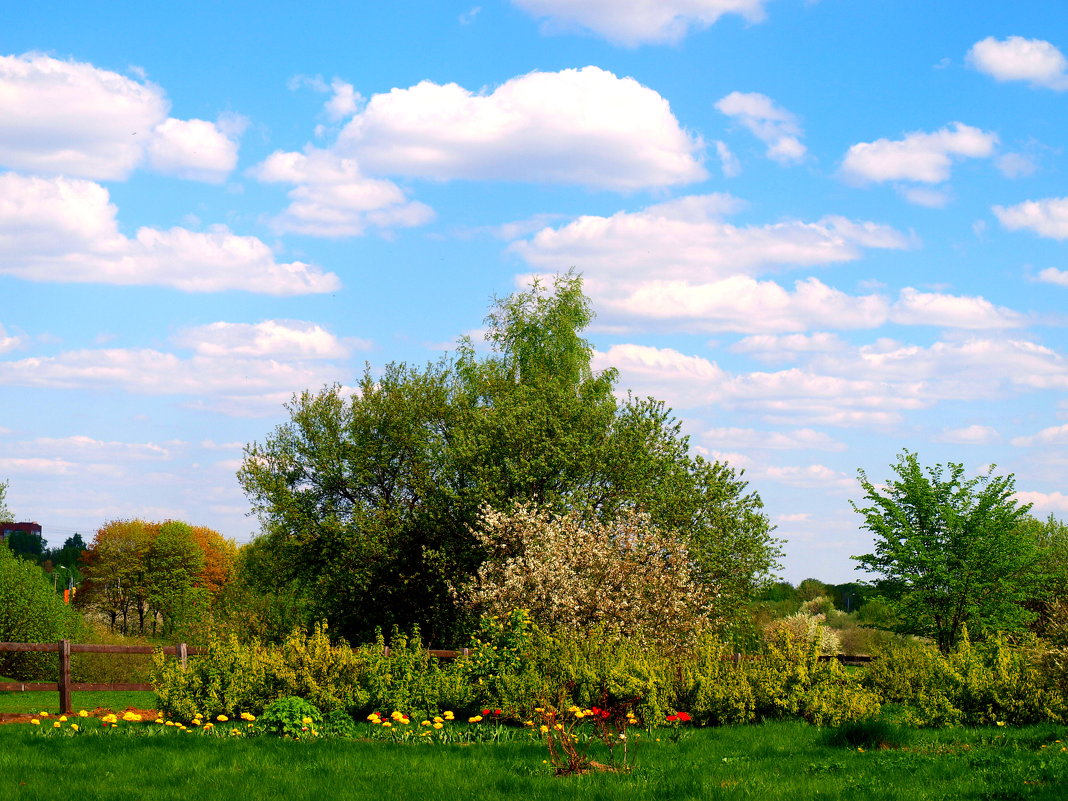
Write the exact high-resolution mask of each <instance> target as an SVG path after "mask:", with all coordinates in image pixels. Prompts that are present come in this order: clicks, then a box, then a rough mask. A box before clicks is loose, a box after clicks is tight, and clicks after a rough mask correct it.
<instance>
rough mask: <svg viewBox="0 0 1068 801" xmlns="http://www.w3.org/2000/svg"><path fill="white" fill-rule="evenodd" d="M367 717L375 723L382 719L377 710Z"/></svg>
mask: <svg viewBox="0 0 1068 801" xmlns="http://www.w3.org/2000/svg"><path fill="white" fill-rule="evenodd" d="M367 719H368V720H369V721H371V722H372V723H374V722H377V721H379V720H381V719H382V718H380V717H379V715H378V713H377V712H372V713H371V714H370V715H368V716H367Z"/></svg>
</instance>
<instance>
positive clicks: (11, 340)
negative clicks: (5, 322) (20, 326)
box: [0, 325, 26, 353]
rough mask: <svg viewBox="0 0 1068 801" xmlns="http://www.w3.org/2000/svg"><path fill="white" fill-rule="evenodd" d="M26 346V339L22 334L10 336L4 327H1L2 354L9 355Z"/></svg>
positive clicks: (0, 350) (0, 342)
mask: <svg viewBox="0 0 1068 801" xmlns="http://www.w3.org/2000/svg"><path fill="white" fill-rule="evenodd" d="M24 344H26V337H25V336H24V335H21V334H9V333H8V332H7V329H6V328H4V326H2V325H0V353H7V352H8V351H9V350H15V349H16V348H20V347H22V346H23V345H24Z"/></svg>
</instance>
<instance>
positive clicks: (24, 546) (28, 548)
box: [5, 530, 45, 564]
mask: <svg viewBox="0 0 1068 801" xmlns="http://www.w3.org/2000/svg"><path fill="white" fill-rule="evenodd" d="M5 542H7V547H8V548H9V549H10V550H11V552H12V553H13V554H15V555H16V556H21V557H23V558H26V559H29V560H30V561H32V562H33V563H34V564H36V563H37V562H39V561H40V560H41V558H42V556H43V555H44V552H45V540H44V537H43V536H41V534H39V533H38V532H36V531H21V530H19V531H12V532H11V533H10V534H8V535H7V537H6V538H5Z"/></svg>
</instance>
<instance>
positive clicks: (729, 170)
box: [713, 139, 742, 178]
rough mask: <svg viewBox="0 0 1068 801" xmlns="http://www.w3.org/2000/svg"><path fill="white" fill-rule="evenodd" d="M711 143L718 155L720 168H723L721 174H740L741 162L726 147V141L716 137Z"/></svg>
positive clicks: (736, 175) (735, 176)
mask: <svg viewBox="0 0 1068 801" xmlns="http://www.w3.org/2000/svg"><path fill="white" fill-rule="evenodd" d="M713 144H715V146H716V155H717V156H719V163H720V169H722V170H723V175H724V176H725V177H727V178H737V177H738V176H739V175H741V174H742V163H741V162H740V161H738V157H737V156H736V155H734V153H733V152H731V149H730V148H729V147H727V143H726V142H721V141H720V140H718V139H717V140H716V141H715V142H714V143H713Z"/></svg>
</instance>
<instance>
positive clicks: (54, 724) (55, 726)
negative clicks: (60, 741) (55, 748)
mask: <svg viewBox="0 0 1068 801" xmlns="http://www.w3.org/2000/svg"><path fill="white" fill-rule="evenodd" d="M62 725H63V724H62V723H60V722H59V721H58V720H57V721H56V722H55V723H53V724H52V728H53V729H58V728H59V727H60V726H62Z"/></svg>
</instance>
